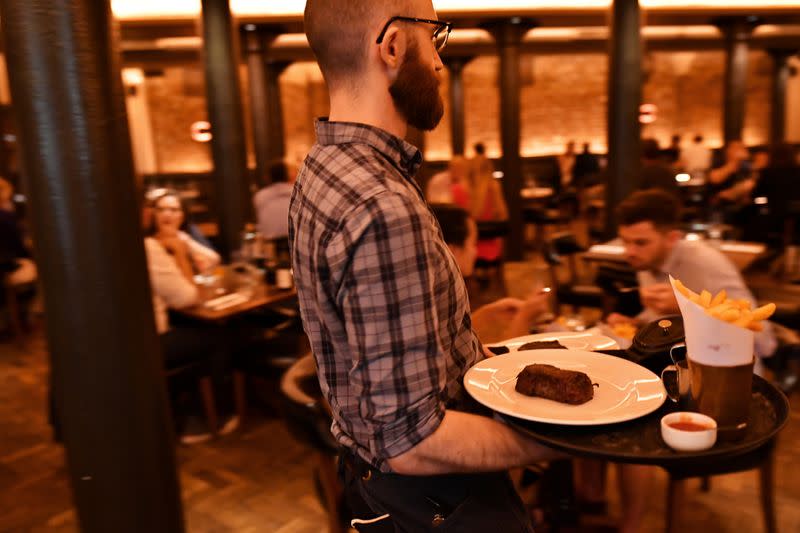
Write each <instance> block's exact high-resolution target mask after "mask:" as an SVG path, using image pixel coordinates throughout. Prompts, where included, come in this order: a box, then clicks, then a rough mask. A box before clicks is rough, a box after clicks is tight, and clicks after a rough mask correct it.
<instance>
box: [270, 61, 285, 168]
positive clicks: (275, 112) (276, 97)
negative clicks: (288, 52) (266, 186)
mask: <svg viewBox="0 0 800 533" xmlns="http://www.w3.org/2000/svg"><path fill="white" fill-rule="evenodd" d="M289 65H291V63H288V62H282V61H267V63H266V65H265V67H266V68H265V73H266V85H265V87H266V94H267V124H269V126H268V127H269V137H268V141H267V142H268V145H267V146H268V154H269V158H270V160H272V159H283V158H284V157H285V156H286V142H285V141H284V130H283V104H282V103H281V83H280V82H281V73H282V72H283V71H284V70H286V68H287V67H288V66H289Z"/></svg>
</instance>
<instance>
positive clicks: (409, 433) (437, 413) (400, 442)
mask: <svg viewBox="0 0 800 533" xmlns="http://www.w3.org/2000/svg"><path fill="white" fill-rule="evenodd" d="M444 413H445V407H444V403H443V402H442V401H441V400H439V399H438V398H430V399H428V400H425V401H424V402H422V403H420V404H419V405H417V406H415V407H414V409H412V410H409V411H408V412H406V413H405V415H404V416H402V417H400V418H398V419H397V420H396V421H394V422H391V423H389V424H384V425H382V426H381V428H380V431H378V432H376V435H375V438H374V439H373V440H372V443H371V444H372V446H371V447H372V448H373V450H372V453H373V454H374V455H375V457H377V458H379V459H382V460H386V459H390V458H392V457H397V456H398V455H402V454H403V453H405V452H407V451H409V450H410V449H412V448H413V447H414V446H416V445H417V444H419V443H420V442H422V441H423V440H425V439H426V438H428V437H430V436H431V435H432V434H433V432H434V431H436V429H438V427H439V424H441V423H442V420H443V419H444Z"/></svg>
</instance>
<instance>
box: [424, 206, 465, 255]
mask: <svg viewBox="0 0 800 533" xmlns="http://www.w3.org/2000/svg"><path fill="white" fill-rule="evenodd" d="M431 210H432V211H433V214H434V215H435V216H436V220H438V221H439V226H440V227H441V228H442V236H443V237H444V242H445V243H447V244H450V245H453V246H464V243H465V242H467V235H468V234H469V222H468V221H469V213H468V212H467V211H466V210H465V209H461V208H460V207H458V206H455V205H451V204H433V205H431Z"/></svg>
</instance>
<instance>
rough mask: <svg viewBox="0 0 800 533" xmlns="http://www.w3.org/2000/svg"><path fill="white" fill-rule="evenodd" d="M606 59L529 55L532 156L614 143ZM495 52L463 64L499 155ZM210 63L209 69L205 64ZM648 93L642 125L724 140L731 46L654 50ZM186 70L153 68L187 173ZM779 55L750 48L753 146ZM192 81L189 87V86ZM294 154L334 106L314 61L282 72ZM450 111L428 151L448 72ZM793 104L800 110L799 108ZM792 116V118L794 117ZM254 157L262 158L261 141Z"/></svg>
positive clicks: (478, 124) (164, 128)
mask: <svg viewBox="0 0 800 533" xmlns="http://www.w3.org/2000/svg"><path fill="white" fill-rule="evenodd" d="M607 64H608V62H607V58H606V56H605V54H602V53H598V54H579V55H542V56H532V55H525V56H523V58H522V80H523V88H522V108H521V110H520V112H521V114H522V140H521V147H522V153H523V155H541V154H552V153H558V152H560V151H561V150H562V149H563V146H564V144H565V143H566V141H568V140H575V141H576V142H578V143H583V142H590V143H591V144H592V146H593V148H594V150H596V151H603V150H605V148H606V142H605V136H606V103H607V86H606V85H607V81H606V76H607V68H608V66H607ZM498 66H499V61H498V59H497V58H496V57H490V56H486V57H479V58H476V59H475V60H473V61H472V62H471V63H470V64H469V65H467V67H466V68H465V69H464V85H465V103H466V113H465V115H466V117H465V120H466V124H465V131H466V143H467V144H466V146H467V152H468V153H470V152H471V146H472V145H473V144H474V143H476V142H479V141H480V142H483V143H484V144H486V147H487V151H488V152H489V154H490V155H491V156H498V155H499V154H500V128H499V122H498V113H499V94H498V84H497V72H498ZM198 72H201V71H198ZM645 73H646V74H645V83H644V86H643V99H644V102H647V103H652V104H655V105H656V106H657V107H658V113H657V120H656V122H655V123H654V124H651V125H648V126H646V127H645V128H644V130H643V134H644V135H647V136H652V137H655V138H657V139H658V140H659V142H661V144H662V145H666V144H667V143H668V142H669V137H670V135H672V134H673V133H683V134H685V137H686V138H688V137H689V136H691V135H693V134H695V133H701V134H703V135H704V136H705V137H706V139H707V140H708V142H709V144H711V145H713V146H717V145H719V144H720V142H721V131H722V99H723V97H722V83H723V76H724V54H723V53H722V52H692V53H688V54H687V53H672V52H653V53H649V54H647V55H646V61H645ZM196 74H197V72H195V73H194V74H190V75H189V76H188V82H189V83H187V76H186V74H185V73H184V71H183V69H172V68H171V69H165V71H164V76H160V77H148V78H147V82H146V83H147V90H148V99H149V102H150V106H151V113H152V115H151V116H152V121H153V131H154V138H155V142H156V149H157V153H158V159H159V163H160V168H161V170H162V171H168V172H179V171H182V170H185V171H198V170H207V169H209V168H210V165H211V161H210V150H209V146H208V145H202V144H198V143H196V142H194V141H192V140H191V139H190V138H189V135H188V131H189V126H190V125H191V123H192V122H194V121H196V120H205V117H206V109H205V101H204V97H203V93H202V90H200V91H197V85H198V83H200V86H201V88H202V76H199V78H200V81H199V82H198V81H197V78H198V76H197V75H196ZM771 76H772V61H771V59H770V58H769V56H768V55H767V54H766V53H764V52H761V51H754V52H751V54H750V61H749V75H748V101H747V112H746V120H745V129H744V133H743V137H744V140H745V142H747V143H748V144H750V145H753V144H762V143H765V142H767V139H768V136H769V120H770V119H769V116H770V90H771V83H772V82H771ZM187 88H188V92H187ZM242 88H243V102H244V108H245V121H246V126H247V129H248V131H249V130H250V127H249V126H250V124H249V122H250V117H249V111H248V110H247V109H248V106H247V79H246V72H244V71H243V72H242ZM281 90H282V104H283V110H284V133H285V136H286V155H287V157H288V158H290V159H294V160H301V159H302V158H303V157H304V155H305V153H306V152H307V151H308V149H309V147H310V146H311V144H312V143H313V141H314V132H313V119H314V117H317V116H321V115H326V114H327V113H328V99H327V92H326V89H325V85H324V82H323V80H322V76H321V74H320V72H319V69H318V68H317V67H316V65H315V64H311V63H298V64H294V65H292V66H291V67H289V68H288V69H287V70H286V71H285V72H284V73H283V75H282V76H281ZM441 90H442V96H443V98H444V101H445V115H444V118H443V120H442V123H441V125H440V126H439V128H438V129H437V130H436V131H433V132H430V133H428V134H426V139H425V145H426V157H427V158H428V159H430V160H444V159H448V158H449V157H450V155H451V149H450V128H449V120H450V109H449V102H448V97H447V95H448V90H449V79H448V76H447V75H445V76H444V79H443V83H442V87H441ZM792 109H794V108H793V107H792ZM790 118H791V117H790ZM249 152H250V156H249V158H248V159H249V161H250V163H251V164H253V156H252V147H249Z"/></svg>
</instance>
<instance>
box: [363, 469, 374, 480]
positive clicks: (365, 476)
mask: <svg viewBox="0 0 800 533" xmlns="http://www.w3.org/2000/svg"><path fill="white" fill-rule="evenodd" d="M361 479H363V480H364V481H369V480H370V479H372V470H367V473H366V474H364V475H363V476H361Z"/></svg>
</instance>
